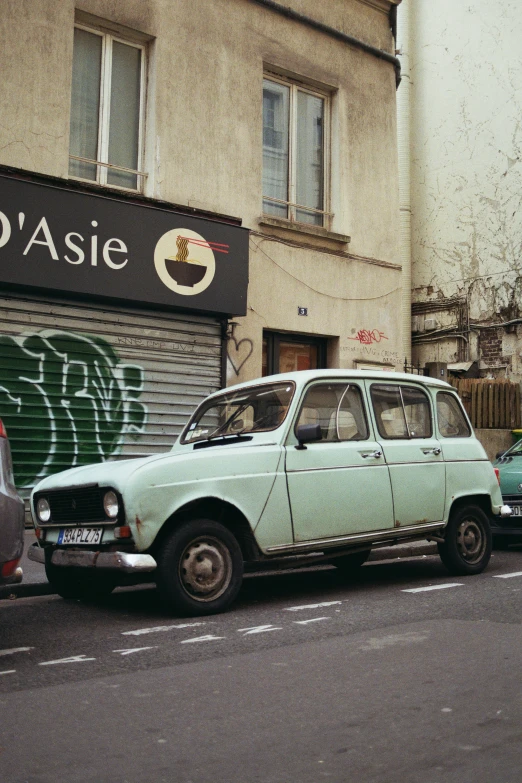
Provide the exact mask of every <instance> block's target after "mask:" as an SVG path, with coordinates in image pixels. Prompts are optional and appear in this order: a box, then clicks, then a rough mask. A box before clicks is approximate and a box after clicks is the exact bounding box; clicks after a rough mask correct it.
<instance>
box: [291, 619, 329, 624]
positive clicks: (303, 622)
mask: <svg viewBox="0 0 522 783" xmlns="http://www.w3.org/2000/svg"><path fill="white" fill-rule="evenodd" d="M329 619H330V618H329V617H312V618H311V619H310V620H293V623H294V625H308V623H318V622H320V621H321V620H329Z"/></svg>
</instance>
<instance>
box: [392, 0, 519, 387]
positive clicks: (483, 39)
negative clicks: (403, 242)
mask: <svg viewBox="0 0 522 783" xmlns="http://www.w3.org/2000/svg"><path fill="white" fill-rule="evenodd" d="M399 31H400V33H399V41H398V46H399V50H400V59H401V60H402V64H403V76H404V78H403V81H402V84H401V87H400V91H403V95H402V96H401V97H400V98H399V104H400V108H399V112H400V117H399V125H400V126H401V128H402V130H401V133H400V137H401V140H402V142H403V155H402V157H403V167H402V168H403V176H404V179H405V181H406V182H407V187H406V186H405V190H404V193H405V194H406V195H405V197H404V199H403V202H402V207H403V224H404V226H405V235H406V236H407V237H408V242H409V243H410V252H411V278H412V285H411V287H412V315H413V319H412V356H413V361H414V363H415V364H419V365H420V366H421V367H424V366H425V365H426V364H428V363H439V364H442V365H444V364H446V365H448V367H449V368H450V370H451V369H452V368H453V369H454V370H456V371H457V372H458V373H460V374H462V373H467V372H471V373H472V374H473V375H476V376H481V377H489V378H509V379H512V380H515V381H520V380H522V359H521V351H522V310H521V285H522V276H521V268H520V267H521V265H520V249H521V243H522V212H521V211H520V208H519V207H520V197H521V196H520V194H521V193H522V164H521V160H522V152H521V149H522V147H521V145H522V134H521V127H520V112H521V110H522V92H521V90H520V75H521V73H522V55H521V53H520V46H519V41H520V37H521V35H522V6H521V5H520V3H519V2H517V0H476V1H475V2H473V3H462V4H458V3H457V4H456V3H453V2H451V1H450V0H438V1H437V3H432V2H429V1H428V0H415V2H413V0H404V2H403V3H402V5H401V7H400V9H399ZM408 188H409V191H408ZM410 219H411V226H410V227H408V225H407V223H408V221H409V220H410ZM410 228H411V231H410Z"/></svg>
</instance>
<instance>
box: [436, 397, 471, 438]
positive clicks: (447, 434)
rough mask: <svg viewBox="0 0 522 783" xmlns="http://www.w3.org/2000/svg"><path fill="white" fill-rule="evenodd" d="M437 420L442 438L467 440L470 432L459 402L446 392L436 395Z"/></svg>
mask: <svg viewBox="0 0 522 783" xmlns="http://www.w3.org/2000/svg"><path fill="white" fill-rule="evenodd" d="M437 419H438V422H439V432H440V434H441V435H442V437H443V438H469V437H470V435H471V431H470V428H469V425H468V422H467V421H466V418H465V416H464V413H463V412H462V408H461V407H460V404H459V401H458V400H457V399H456V398H455V397H454V396H453V394H448V393H447V392H439V393H438V394H437Z"/></svg>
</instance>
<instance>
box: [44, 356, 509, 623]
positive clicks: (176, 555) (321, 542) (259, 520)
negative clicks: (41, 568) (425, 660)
mask: <svg viewBox="0 0 522 783" xmlns="http://www.w3.org/2000/svg"><path fill="white" fill-rule="evenodd" d="M31 505H32V513H33V519H34V523H35V528H36V532H37V537H38V545H37V547H36V548H33V549H32V550H31V551H30V557H31V558H32V559H36V560H39V561H40V562H45V566H46V572H47V577H48V579H49V581H50V583H51V584H52V585H53V586H54V588H55V589H56V591H57V592H58V593H59V594H60V595H62V596H64V597H75V598H86V599H93V598H95V597H99V596H102V595H104V594H107V593H109V592H110V591H111V590H112V589H113V588H114V587H115V586H117V585H120V584H125V583H128V582H129V581H134V582H135V581H139V580H141V581H145V580H146V581H148V582H150V581H154V582H156V584H157V586H158V589H159V591H160V594H161V595H162V597H163V598H164V599H165V600H166V602H167V603H168V604H169V605H170V606H171V607H172V608H173V609H174V611H175V612H176V613H178V614H185V615H203V614H211V613H215V612H220V611H223V610H224V609H225V608H226V607H227V606H229V604H230V603H231V602H232V601H233V599H234V598H235V597H236V596H237V594H238V592H239V589H240V586H241V581H242V577H243V572H244V570H245V569H247V570H249V571H253V570H256V569H258V570H260V569H262V570H267V569H270V568H274V567H275V568H278V569H280V568H281V567H284V566H287V567H296V566H299V567H300V566H302V565H304V564H310V565H312V564H316V563H325V562H327V563H331V564H333V565H335V566H337V568H339V569H341V570H342V571H348V572H350V571H353V569H355V568H357V567H358V566H360V565H362V564H363V563H364V561H365V560H366V559H367V557H368V555H369V553H370V550H371V549H372V547H379V546H389V545H390V544H394V543H398V542H404V541H412V540H416V539H428V540H431V541H436V542H437V544H438V551H439V553H440V557H441V558H442V561H443V563H444V564H445V566H446V567H447V569H448V570H449V571H450V572H451V573H452V574H475V573H479V572H480V571H482V570H483V569H484V568H485V567H486V565H487V563H488V561H489V558H490V555H491V528H490V521H492V520H493V519H495V518H496V517H498V516H499V515H500V514H501V510H502V497H501V494H500V489H499V485H498V481H497V478H496V476H495V472H494V470H493V467H492V465H491V463H490V462H489V461H488V459H487V456H486V453H485V451H484V449H483V448H482V446H481V444H480V443H479V442H478V440H477V439H476V438H475V437H474V435H473V432H472V429H471V426H470V424H469V421H468V419H467V417H466V414H465V412H464V410H463V408H462V406H461V404H460V401H459V399H458V397H457V395H456V393H455V391H454V390H453V389H452V387H451V386H449V385H448V384H446V383H444V382H442V381H439V380H437V379H431V378H422V377H419V376H414V375H404V374H401V373H381V372H377V371H373V372H365V371H362V370H360V371H357V370H316V371H304V372H297V373H290V374H282V375H275V376H271V377H268V378H262V379H258V380H255V381H251V382H249V383H245V384H242V385H238V386H233V387H230V388H228V389H225V390H223V391H221V392H218V393H216V394H213V395H211V396H210V397H208V398H207V399H206V400H205V401H204V402H203V403H202V404H201V405H200V406H199V407H198V408H197V410H196V411H195V413H194V414H193V416H192V418H191V419H190V420H189V422H188V423H187V425H186V426H185V428H184V430H183V431H182V433H181V435H180V436H179V438H178V441H177V442H176V443H175V445H174V446H173V448H172V450H171V451H169V452H167V453H165V454H160V455H155V456H151V457H147V458H144V459H130V460H124V461H115V462H106V463H103V464H96V465H88V466H85V467H79V468H73V469H71V470H67V471H65V472H63V473H59V474H57V475H55V476H51V477H49V478H46V479H44V480H43V481H42V482H41V483H40V484H39V485H38V486H37V487H36V488H35V490H34V492H33V495H32V499H31Z"/></svg>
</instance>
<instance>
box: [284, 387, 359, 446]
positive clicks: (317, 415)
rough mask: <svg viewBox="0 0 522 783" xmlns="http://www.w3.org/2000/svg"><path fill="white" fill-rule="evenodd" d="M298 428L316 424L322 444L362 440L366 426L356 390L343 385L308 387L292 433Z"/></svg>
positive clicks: (357, 389)
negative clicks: (319, 428) (324, 442)
mask: <svg viewBox="0 0 522 783" xmlns="http://www.w3.org/2000/svg"><path fill="white" fill-rule="evenodd" d="M301 424H319V425H320V427H321V432H322V434H323V441H329V442H338V441H346V440H366V439H367V438H368V424H367V420H366V414H365V411H364V404H363V400H362V395H361V390H360V388H359V387H358V386H356V385H354V384H349V385H346V384H345V383H328V384H326V383H324V384H323V383H322V384H316V385H315V386H311V387H310V388H309V389H308V391H307V392H306V394H305V398H304V400H303V403H302V406H301V410H300V413H299V417H298V419H297V422H296V430H297V427H299V426H300V425H301Z"/></svg>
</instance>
